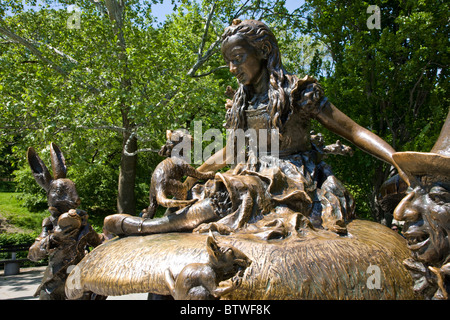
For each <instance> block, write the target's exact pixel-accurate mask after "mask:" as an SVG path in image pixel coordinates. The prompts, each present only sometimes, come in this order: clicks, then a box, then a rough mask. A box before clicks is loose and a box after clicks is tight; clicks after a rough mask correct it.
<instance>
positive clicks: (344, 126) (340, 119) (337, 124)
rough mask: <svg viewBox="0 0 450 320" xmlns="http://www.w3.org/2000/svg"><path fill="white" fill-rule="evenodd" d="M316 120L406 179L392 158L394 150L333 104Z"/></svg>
mask: <svg viewBox="0 0 450 320" xmlns="http://www.w3.org/2000/svg"><path fill="white" fill-rule="evenodd" d="M316 119H317V120H319V121H320V123H322V124H323V125H324V126H325V127H326V128H327V129H328V130H330V131H332V132H334V133H336V134H338V135H340V136H341V137H343V138H345V139H347V140H348V141H350V142H352V143H354V144H355V145H356V146H357V147H358V148H360V149H362V150H364V151H365V152H367V153H369V154H371V155H373V156H374V157H376V158H378V159H380V160H383V161H385V162H387V163H389V164H391V165H393V166H395V168H396V169H397V170H398V172H399V174H400V176H401V177H402V178H403V179H406V176H405V175H404V173H403V171H402V170H400V168H399V167H398V166H397V164H396V163H395V162H394V160H393V158H392V154H393V153H395V150H394V148H392V147H391V146H390V145H389V144H388V143H387V142H386V141H384V140H383V139H381V138H380V137H379V136H377V135H376V134H374V133H373V132H371V131H369V130H367V129H365V128H363V127H361V126H360V125H359V124H357V123H356V122H355V121H353V120H352V119H350V118H349V117H348V116H346V115H345V114H344V113H343V112H341V111H340V110H339V109H338V108H336V107H335V106H334V105H333V104H331V103H327V104H326V105H325V106H324V108H323V109H322V110H321V112H320V113H319V114H317V116H316ZM405 181H408V180H405Z"/></svg>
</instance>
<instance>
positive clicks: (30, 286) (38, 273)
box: [0, 266, 147, 300]
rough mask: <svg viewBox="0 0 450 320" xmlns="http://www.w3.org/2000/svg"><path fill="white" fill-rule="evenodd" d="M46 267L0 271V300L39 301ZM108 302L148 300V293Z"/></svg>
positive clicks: (121, 297) (111, 298) (114, 298)
mask: <svg viewBox="0 0 450 320" xmlns="http://www.w3.org/2000/svg"><path fill="white" fill-rule="evenodd" d="M45 268H46V267H45V266H44V267H35V268H21V269H20V273H19V274H17V275H12V276H4V274H3V270H1V271H0V300H39V299H38V298H36V297H33V294H34V292H35V291H36V289H37V287H38V286H39V284H40V283H41V280H42V277H43V275H44V271H45ZM108 300H147V294H146V293H136V294H129V295H125V296H117V297H108Z"/></svg>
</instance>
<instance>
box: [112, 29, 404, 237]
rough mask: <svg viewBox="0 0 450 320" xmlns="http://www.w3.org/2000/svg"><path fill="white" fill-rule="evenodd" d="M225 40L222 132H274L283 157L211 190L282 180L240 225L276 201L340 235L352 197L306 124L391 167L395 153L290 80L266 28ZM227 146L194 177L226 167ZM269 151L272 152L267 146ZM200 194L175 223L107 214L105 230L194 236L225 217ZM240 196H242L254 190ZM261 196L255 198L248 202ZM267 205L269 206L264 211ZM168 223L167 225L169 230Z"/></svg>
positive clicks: (253, 164) (314, 86) (264, 158)
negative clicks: (229, 79) (226, 102)
mask: <svg viewBox="0 0 450 320" xmlns="http://www.w3.org/2000/svg"><path fill="white" fill-rule="evenodd" d="M222 38H223V42H222V53H223V56H224V58H225V61H226V62H227V64H228V66H229V68H230V71H231V72H232V73H233V74H234V75H235V76H236V77H237V79H238V80H239V82H240V86H239V89H238V90H237V92H236V93H235V95H234V98H233V102H232V107H231V108H229V109H228V112H227V116H226V119H227V127H228V128H229V129H234V130H237V129H242V130H247V129H249V128H251V129H255V130H257V132H259V131H258V130H260V129H265V130H270V129H278V130H279V133H280V135H279V137H278V138H279V141H280V142H279V144H280V152H279V157H278V156H274V155H270V154H264V155H263V154H256V155H251V154H249V155H248V157H247V158H248V161H247V162H246V163H240V164H237V165H236V166H235V167H234V168H233V169H232V170H230V171H228V172H227V173H226V174H225V175H222V177H216V180H218V181H220V180H222V182H223V185H225V187H224V186H222V184H220V183H213V184H214V185H215V188H216V187H217V188H219V189H222V191H221V192H222V193H226V192H228V193H232V191H231V190H230V189H233V188H234V187H233V184H239V185H244V186H247V187H244V189H255V188H259V187H261V190H270V189H272V187H269V185H270V183H271V182H270V181H272V182H273V181H276V180H277V178H278V177H279V176H282V177H283V178H282V179H284V180H286V181H289V182H287V183H286V184H285V186H283V187H280V186H279V185H278V186H277V187H276V188H275V186H274V187H273V189H274V190H273V191H274V192H276V193H273V192H272V193H271V194H269V195H267V197H266V196H264V197H266V198H267V201H266V202H265V204H264V205H263V206H264V208H263V207H261V206H253V209H252V210H253V211H255V212H254V214H247V215H246V217H245V221H244V222H245V223H248V222H250V221H252V220H258V219H259V217H260V216H261V213H262V214H265V213H264V212H267V213H268V212H270V210H271V207H273V202H276V204H275V206H276V205H287V206H290V207H292V208H293V209H296V210H298V209H299V208H300V209H301V210H303V211H302V213H303V214H304V215H305V216H308V217H310V219H311V221H312V223H313V225H314V226H315V227H323V228H325V229H328V230H332V231H333V232H336V233H339V234H345V233H346V227H345V224H346V223H347V222H348V221H349V220H351V219H352V218H354V203H353V199H352V196H351V195H350V193H349V192H348V191H347V190H346V189H345V188H344V186H343V185H342V183H341V182H340V181H338V180H337V179H336V177H335V176H334V175H333V173H332V171H331V169H330V168H329V166H327V165H326V164H325V163H324V162H322V161H321V159H320V158H321V157H320V152H319V150H317V149H315V148H314V146H313V144H312V143H311V138H310V121H311V119H312V118H315V119H317V120H319V121H320V122H321V123H322V124H323V125H324V126H325V127H327V128H328V129H330V130H331V131H333V132H335V133H337V134H339V135H341V136H343V137H344V138H346V139H348V140H349V141H351V142H353V143H354V144H355V145H357V146H359V147H360V148H362V149H363V150H365V151H367V152H369V153H370V154H372V155H374V156H375V157H378V158H380V159H382V160H384V161H386V162H388V163H391V164H393V165H396V164H395V162H394V161H393V160H392V154H393V153H394V152H395V150H394V149H393V148H392V147H391V146H389V145H388V144H387V143H386V142H385V141H383V140H382V139H380V138H379V137H378V136H376V135H375V134H373V133H372V132H370V131H368V130H366V129H364V128H362V127H361V126H359V125H357V124H356V123H355V122H354V121H353V120H351V119H349V118H348V117H347V116H346V115H344V114H343V113H342V112H340V111H339V110H338V109H337V108H336V107H335V106H334V105H332V104H331V103H330V102H329V101H328V100H327V98H326V97H325V96H324V94H323V91H322V89H321V88H320V86H319V84H318V83H317V82H316V80H315V79H313V78H310V77H308V76H306V77H305V78H303V79H299V78H297V77H296V76H294V75H290V74H288V73H287V72H286V71H285V70H284V67H283V65H282V63H281V57H280V51H279V49H278V45H277V41H276V39H275V37H274V35H273V34H272V32H271V31H270V30H269V29H268V28H267V26H266V25H265V24H263V23H261V22H259V21H254V20H246V21H243V22H241V21H239V20H236V21H234V22H233V25H232V26H230V27H228V28H227V29H226V30H225V33H224V34H223V36H222ZM268 140H270V139H268ZM230 143H234V141H229V142H227V146H226V147H225V148H224V149H223V150H221V151H219V152H218V153H216V154H215V155H214V156H213V157H212V159H209V160H210V161H206V162H205V163H204V164H203V165H201V166H200V167H199V168H198V171H200V172H210V171H217V170H219V169H221V168H223V167H225V166H226V164H227V161H226V155H227V148H230V145H229V144H230ZM267 149H268V150H269V149H270V148H269V146H268V147H267ZM255 158H256V159H255ZM274 163H275V164H276V165H273V164H274ZM241 180H242V181H241ZM255 180H259V181H255ZM194 181H195V179H192V178H190V179H187V181H186V182H185V184H186V185H187V186H188V187H189V189H190V187H192V185H193V184H194ZM255 185H259V187H256V186H255ZM261 185H264V186H261ZM272 185H273V183H272ZM197 188H200V189H201V188H202V187H197ZM217 188H216V189H215V190H218V189H217ZM203 189H204V192H203V194H202V195H201V196H200V198H199V201H198V202H197V203H195V204H193V205H192V206H190V207H186V208H187V209H183V212H178V213H176V214H174V216H173V217H170V218H173V219H175V220H176V221H177V223H172V220H171V219H170V218H164V220H158V219H155V220H146V221H139V219H140V218H138V217H129V216H124V215H112V216H109V217H107V218H106V219H105V228H106V229H107V230H109V231H110V232H111V233H114V234H118V235H127V234H128V235H130V234H151V233H159V232H172V231H181V230H188V229H190V230H192V229H194V228H196V227H198V226H199V225H200V224H201V223H207V222H211V221H218V220H223V217H224V216H225V215H227V214H228V213H227V212H224V206H222V207H220V208H218V207H217V205H215V203H217V202H220V201H221V200H218V199H216V197H218V193H217V192H214V193H213V194H212V195H210V194H208V195H207V193H208V192H209V190H207V189H210V187H209V186H208V183H207V184H205V185H204V188H203ZM223 189H226V190H223ZM241 189H242V188H241ZM240 191H242V192H243V194H249V192H250V193H252V192H253V191H251V190H243V189H242V190H240ZM265 192H266V191H262V193H257V194H255V193H254V192H253V200H254V199H255V197H259V196H261V195H263V194H265ZM269 192H270V191H269ZM230 195H231V194H230ZM238 198H239V199H238ZM235 200H236V201H234V202H233V199H231V202H232V204H230V205H231V206H232V211H233V212H234V211H236V210H237V209H238V207H242V205H243V201H242V200H243V199H241V197H237V198H236V197H235ZM269 202H272V204H271V205H268V203H269ZM225 207H226V206H225ZM227 209H229V207H227V208H225V210H227ZM191 211H192V212H191ZM241 211H242V210H241ZM244 211H245V210H244ZM175 216H176V217H175ZM244 222H243V223H244ZM166 223H168V224H170V225H167V226H166V225H165V224H166ZM228 227H230V226H228ZM224 229H227V228H224Z"/></svg>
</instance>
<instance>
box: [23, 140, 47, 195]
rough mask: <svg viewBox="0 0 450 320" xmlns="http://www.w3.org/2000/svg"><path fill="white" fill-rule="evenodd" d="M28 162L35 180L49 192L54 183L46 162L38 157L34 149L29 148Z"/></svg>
mask: <svg viewBox="0 0 450 320" xmlns="http://www.w3.org/2000/svg"><path fill="white" fill-rule="evenodd" d="M27 160H28V164H29V165H30V168H31V172H33V176H34V179H35V180H36V182H37V183H38V184H39V185H40V186H41V187H42V188H43V189H44V190H45V191H48V190H49V188H50V182H51V181H52V176H51V175H50V172H49V171H48V169H47V167H46V166H45V164H44V162H43V161H42V160H41V158H40V157H39V156H38V155H37V153H36V151H35V150H34V148H33V147H29V148H28V151H27Z"/></svg>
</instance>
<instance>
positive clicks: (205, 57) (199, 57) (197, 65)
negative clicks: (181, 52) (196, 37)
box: [187, 3, 221, 78]
mask: <svg viewBox="0 0 450 320" xmlns="http://www.w3.org/2000/svg"><path fill="white" fill-rule="evenodd" d="M215 9H216V3H213V4H212V6H211V10H210V11H209V14H208V18H207V20H206V24H205V29H204V32H203V36H202V41H201V43H200V46H199V49H198V53H197V61H196V62H195V64H194V66H193V67H192V68H191V69H190V70H189V71H188V73H187V74H188V76H190V77H194V78H195V77H201V76H203V75H200V76H199V75H196V74H195V73H196V72H197V71H198V69H200V67H201V66H202V65H203V64H204V63H205V62H206V61H208V59H209V58H210V57H211V56H212V55H213V54H214V53H215V52H216V48H217V46H218V45H219V44H220V42H221V37H220V36H217V39H216V41H214V42H213V43H212V44H211V45H210V46H209V48H208V50H207V51H206V53H205V54H204V55H203V49H204V48H205V44H206V39H207V36H208V30H209V26H210V24H211V20H212V18H213V16H214V10H215ZM219 68H220V67H219ZM219 68H216V69H214V70H213V71H212V72H214V71H215V70H217V69H219ZM212 72H209V73H206V74H204V75H209V74H211V73H212Z"/></svg>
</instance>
